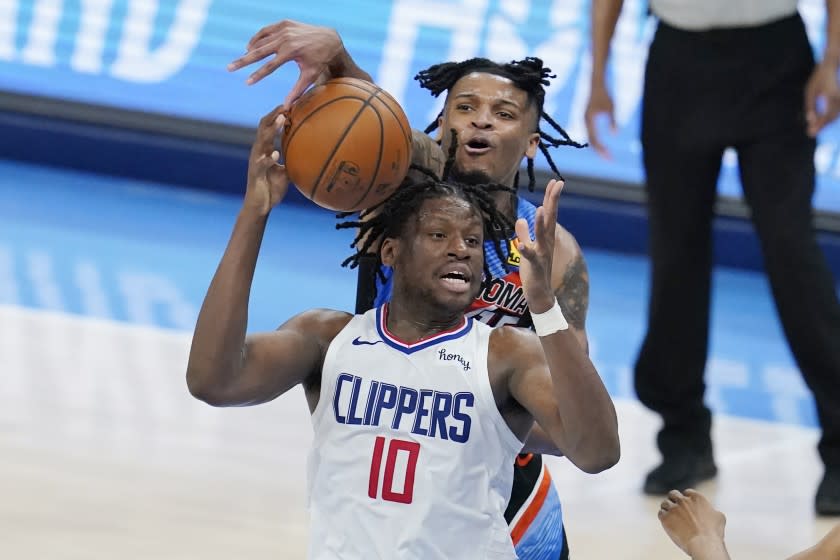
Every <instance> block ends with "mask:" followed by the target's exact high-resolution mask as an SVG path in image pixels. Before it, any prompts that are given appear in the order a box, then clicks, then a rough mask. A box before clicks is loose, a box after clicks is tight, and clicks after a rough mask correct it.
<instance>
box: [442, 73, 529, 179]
mask: <svg viewBox="0 0 840 560" xmlns="http://www.w3.org/2000/svg"><path fill="white" fill-rule="evenodd" d="M536 111H537V109H536V107H535V106H534V105H533V104H532V103H530V102H529V100H528V94H527V93H526V92H524V91H523V90H521V89H519V88H518V87H516V86H515V85H514V84H513V82H511V81H510V80H509V79H507V78H504V77H502V76H497V75H495V74H487V73H483V72H473V73H471V74H467V75H466V76H464V77H463V78H461V79H460V80H458V81H457V82H456V83H455V85H454V86H453V87H452V89H451V90H450V91H449V95H448V96H447V101H446V106H445V107H444V111H443V115H442V117H441V119H440V121H439V123H438V125H439V134H440V135H441V136H440V140H441V142H442V146H443V148H444V153H448V149H449V144H450V142H451V140H450V138H451V134H450V132H449V131H450V130H451V129H455V131H456V132H457V133H458V151H457V152H456V155H455V171H456V173H457V174H458V175H459V176H464V177H470V176H474V177H477V178H478V179H476V180H480V181H482V182H485V181H492V182H495V183H502V184H505V185H512V184H513V179H514V177H515V176H516V172H517V171H518V170H519V168H520V166H521V165H522V158H523V157H526V156H527V157H531V158H532V157H534V156H535V155H536V152H537V147H538V145H539V139H540V137H539V134H538V133H537V132H536V122H537V115H536ZM481 178H483V179H481ZM462 180H463V179H462Z"/></svg>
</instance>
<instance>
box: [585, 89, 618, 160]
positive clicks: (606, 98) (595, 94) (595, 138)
mask: <svg viewBox="0 0 840 560" xmlns="http://www.w3.org/2000/svg"><path fill="white" fill-rule="evenodd" d="M583 115H584V120H585V121H586V133H587V135H588V136H589V145H590V146H592V147H593V148H595V151H596V152H598V154H599V155H600V156H601V157H603V158H606V159H610V158H611V157H612V156H611V154H610V151H609V150H608V149H607V147H606V146H605V145H604V144H602V143H601V139H600V137H599V135H598V126H597V123H596V122H595V121H596V119H597V117H598V115H607V117H608V118H609V121H610V132H612V133H613V134H615V132H616V130H617V127H616V124H615V109H614V107H613V100H612V97H610V94H609V92H608V91H607V88H606V86H604V85H603V84H596V85H593V86H592V90H591V91H590V92H589V101H588V102H587V103H586V111H584V114H583Z"/></svg>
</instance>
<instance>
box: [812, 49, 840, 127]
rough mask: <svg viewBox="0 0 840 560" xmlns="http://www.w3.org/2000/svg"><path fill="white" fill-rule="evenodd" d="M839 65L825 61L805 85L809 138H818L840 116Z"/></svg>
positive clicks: (817, 67)
mask: <svg viewBox="0 0 840 560" xmlns="http://www.w3.org/2000/svg"><path fill="white" fill-rule="evenodd" d="M837 80H838V77H837V64H833V63H831V62H829V61H823V62H821V63H820V64H818V65H817V66H816V68H814V71H813V73H812V74H811V77H810V78H809V79H808V83H807V84H806V85H805V120H806V122H807V124H808V136H811V137H816V135H817V134H818V133H819V131H820V130H822V129H823V128H825V126H827V125H828V124H830V123H831V122H832V121H833V120H834V119H836V118H837V115H838V114H840V83H838V81H837Z"/></svg>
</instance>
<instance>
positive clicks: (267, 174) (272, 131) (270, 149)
mask: <svg viewBox="0 0 840 560" xmlns="http://www.w3.org/2000/svg"><path fill="white" fill-rule="evenodd" d="M283 107H284V106H283V105H280V106H278V107H276V108H275V109H274V110H273V111H271V112H270V113H268V114H267V115H265V116H264V117H263V118H262V119H260V124H259V127H258V128H257V138H256V140H254V145H253V146H252V147H251V156H250V157H249V158H248V186H247V188H246V190H245V203H244V204H245V206H246V207H247V208H251V209H253V210H255V211H257V212H258V213H259V214H260V215H261V216H266V215H268V213H269V212H270V211H271V209H272V208H274V207H275V206H276V205H277V204H278V203H279V202H280V201H281V200H283V197H284V196H286V192H287V191H288V190H289V177H288V176H287V175H286V166H285V165H282V164H280V163H279V161H280V152H279V151H278V150H277V148H276V147H275V141H276V140H278V135H279V134H282V131H283V126H284V125H285V124H286V115H285V114H284V112H283ZM278 145H279V143H278Z"/></svg>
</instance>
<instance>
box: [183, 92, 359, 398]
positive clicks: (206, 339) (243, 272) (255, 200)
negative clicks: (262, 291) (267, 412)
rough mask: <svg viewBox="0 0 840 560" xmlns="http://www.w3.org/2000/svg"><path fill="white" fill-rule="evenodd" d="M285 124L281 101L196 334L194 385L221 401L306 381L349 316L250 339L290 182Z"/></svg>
mask: <svg viewBox="0 0 840 560" xmlns="http://www.w3.org/2000/svg"><path fill="white" fill-rule="evenodd" d="M283 123H284V118H283V116H282V106H281V107H278V108H276V109H275V110H273V111H272V112H271V113H269V114H268V115H266V116H265V117H263V119H262V120H261V121H260V125H259V128H258V130H257V138H256V140H255V142H254V145H253V148H252V150H251V156H250V159H249V162H248V186H247V189H246V194H245V200H244V201H243V204H242V209H241V210H240V212H239V215H238V216H237V219H236V223H235V225H234V227H233V232H232V233H231V237H230V241H229V242H228V246H227V248H226V249H225V253H224V255H223V256H222V260H221V262H220V263H219V266H218V268H217V270H216V274H215V275H214V276H213V280H212V282H211V283H210V287H209V288H208V290H207V295H206V296H205V297H204V302H203V303H202V306H201V310H200V312H199V315H198V321H197V323H196V327H195V332H194V334H193V340H192V346H191V348H190V356H189V362H188V365H187V385H188V387H189V390H190V392H191V393H192V394H193V395H194V396H196V397H197V398H199V399H201V400H203V401H206V402H208V403H210V404H213V405H216V406H234V405H246V404H256V403H259V402H264V401H267V400H271V399H273V398H275V397H276V396H278V395H280V394H282V393H283V392H285V391H287V390H288V389H289V388H291V387H292V386H294V385H295V384H297V383H301V382H305V381H306V380H307V379H308V378H310V376H312V375H315V374H317V372H318V371H319V369H318V368H319V364H320V362H321V359H322V356H323V353H324V351H325V348H326V346H327V345H328V344H329V340H331V339H332V336H334V335H335V333H337V332H338V330H340V329H341V327H342V326H343V323H342V321H344V323H346V321H347V320H348V319H349V316H348V315H347V314H339V313H337V312H328V311H315V312H309V313H306V314H303V315H300V316H298V317H295V318H293V319H291V320H290V321H288V322H287V323H286V324H285V325H283V326H282V327H281V328H280V329H278V330H277V331H276V332H273V333H269V334H263V335H256V336H252V337H249V338H247V339H246V337H245V332H246V328H247V325H248V300H249V297H250V293H251V282H252V281H253V277H254V270H255V268H256V264H257V255H258V253H259V249H260V244H261V242H262V238H263V233H264V232H265V226H266V221H267V219H268V214H269V212H270V211H271V209H272V208H273V207H274V206H275V205H276V204H278V203H279V202H280V201H281V200H282V199H283V197H284V196H285V194H286V191H287V189H288V186H289V181H288V178H287V177H286V172H285V169H284V168H283V166H282V165H278V164H277V161H278V159H279V154H278V153H277V152H276V151H275V150H274V138H275V135H276V134H277V131H278V130H279V129H280V128H281V127H282V126H283Z"/></svg>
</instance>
